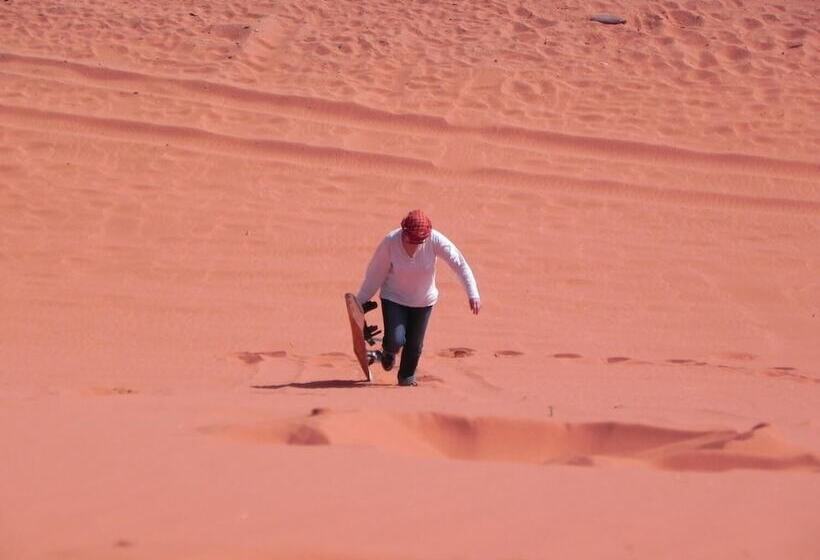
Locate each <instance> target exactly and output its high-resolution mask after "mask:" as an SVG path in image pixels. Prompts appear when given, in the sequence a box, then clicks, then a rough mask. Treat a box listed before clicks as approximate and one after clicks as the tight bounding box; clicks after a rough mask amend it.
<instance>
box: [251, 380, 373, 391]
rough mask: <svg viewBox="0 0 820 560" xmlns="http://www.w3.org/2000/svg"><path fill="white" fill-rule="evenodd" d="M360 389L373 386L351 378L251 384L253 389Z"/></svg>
mask: <svg viewBox="0 0 820 560" xmlns="http://www.w3.org/2000/svg"><path fill="white" fill-rule="evenodd" d="M287 387H293V388H295V389H359V388H363V387H373V383H370V382H369V381H364V380H361V381H355V380H351V379H326V380H324V381H305V382H304V383H284V384H282V385H251V388H252V389H285V388H287Z"/></svg>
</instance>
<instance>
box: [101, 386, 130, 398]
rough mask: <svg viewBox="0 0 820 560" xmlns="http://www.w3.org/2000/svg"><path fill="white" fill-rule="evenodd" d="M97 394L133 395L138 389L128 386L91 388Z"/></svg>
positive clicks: (107, 395)
mask: <svg viewBox="0 0 820 560" xmlns="http://www.w3.org/2000/svg"><path fill="white" fill-rule="evenodd" d="M91 391H92V392H93V393H94V394H95V395H98V396H101V397H109V396H112V395H133V394H136V393H137V391H136V390H134V389H129V388H128V387H95V388H94V389H92V390H91Z"/></svg>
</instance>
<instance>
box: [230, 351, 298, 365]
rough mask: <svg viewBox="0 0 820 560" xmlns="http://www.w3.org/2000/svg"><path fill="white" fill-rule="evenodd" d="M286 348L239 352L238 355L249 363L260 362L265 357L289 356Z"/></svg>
mask: <svg viewBox="0 0 820 560" xmlns="http://www.w3.org/2000/svg"><path fill="white" fill-rule="evenodd" d="M287 355H288V354H287V352H285V351H284V350H275V351H273V352H238V353H237V354H236V357H237V358H239V359H240V360H242V361H243V362H245V363H246V364H248V365H253V364H258V363H259V362H261V361H263V360H264V359H265V358H284V357H285V356H287Z"/></svg>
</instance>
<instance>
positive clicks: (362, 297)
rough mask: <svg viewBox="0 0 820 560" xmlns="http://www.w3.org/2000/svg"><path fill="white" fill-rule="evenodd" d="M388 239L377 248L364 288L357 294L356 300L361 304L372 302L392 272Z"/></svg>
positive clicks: (366, 274) (365, 278) (366, 275)
mask: <svg viewBox="0 0 820 560" xmlns="http://www.w3.org/2000/svg"><path fill="white" fill-rule="evenodd" d="M387 242H388V239H387V238H384V239H383V240H382V242H381V243H379V246H378V247H376V252H375V253H373V258H372V259H370V264H369V265H368V266H367V272H366V273H365V276H364V281H363V282H362V287H361V288H359V293H358V294H356V299H358V300H359V303H360V304H364V302H366V301H368V300H370V298H372V297H373V296H374V295H376V292H377V291H378V290H379V288H381V287H382V284H384V280H385V278H387V273H388V272H390V249H389V248H388V246H387Z"/></svg>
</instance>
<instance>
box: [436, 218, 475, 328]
mask: <svg viewBox="0 0 820 560" xmlns="http://www.w3.org/2000/svg"><path fill="white" fill-rule="evenodd" d="M433 235H434V238H433V243H434V244H435V245H434V247H435V249H436V255H437V256H438V257H439V258H442V259H444V260H445V261H446V262H447V264H448V265H449V266H450V268H451V269H453V272H455V273H456V276H458V278H459V280H461V285H462V286H464V290H465V291H466V292H467V299H468V300H469V303H470V310H471V311H472V312H473V313H474V314H478V312H479V311H480V310H481V296H480V295H479V293H478V284H477V283H476V281H475V276H474V275H473V271H472V269H471V268H470V265H469V264H467V259H465V258H464V255H462V254H461V251H459V250H458V247H456V246H455V244H454V243H453V242H452V241H450V240H449V239H447V238H446V237H445V236H444V235H442V234H441V233H440V232H438V231H436V232H435V233H434V234H433Z"/></svg>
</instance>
